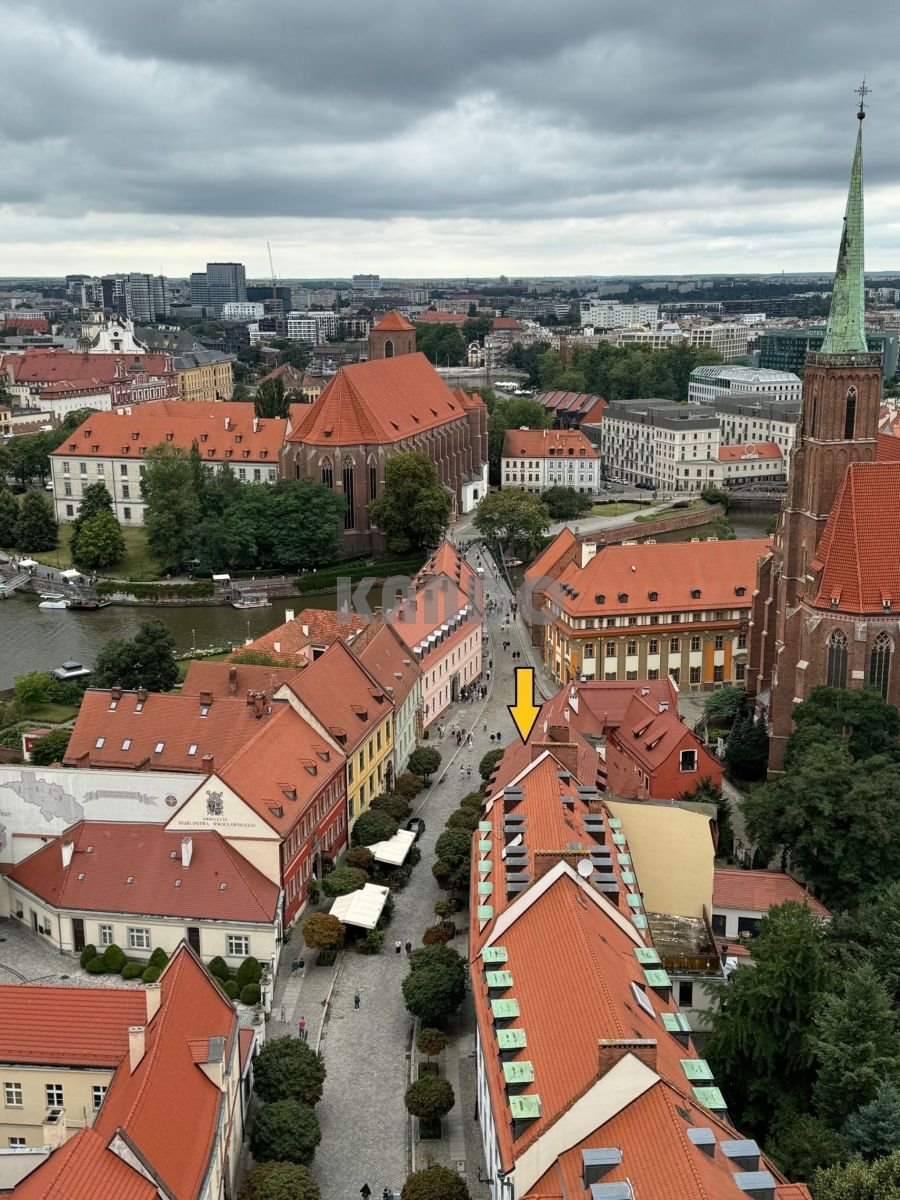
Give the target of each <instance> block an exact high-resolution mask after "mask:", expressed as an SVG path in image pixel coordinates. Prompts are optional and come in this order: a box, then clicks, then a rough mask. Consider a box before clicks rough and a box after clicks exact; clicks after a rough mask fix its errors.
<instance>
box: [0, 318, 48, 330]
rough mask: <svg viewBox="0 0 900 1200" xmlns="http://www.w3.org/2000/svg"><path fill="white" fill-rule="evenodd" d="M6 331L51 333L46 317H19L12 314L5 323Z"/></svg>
mask: <svg viewBox="0 0 900 1200" xmlns="http://www.w3.org/2000/svg"><path fill="white" fill-rule="evenodd" d="M3 327H4V329H16V330H18V332H19V333H20V334H23V333H49V332H50V322H49V321H48V320H47V318H46V317H17V316H16V314H15V313H10V314H9V315H8V316H7V317H6V319H5V320H4V322H3Z"/></svg>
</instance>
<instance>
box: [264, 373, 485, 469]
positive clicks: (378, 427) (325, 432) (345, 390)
mask: <svg viewBox="0 0 900 1200" xmlns="http://www.w3.org/2000/svg"><path fill="white" fill-rule="evenodd" d="M462 413H463V408H462V406H461V405H460V402H459V400H457V399H456V397H455V396H454V395H453V393H452V392H451V391H450V389H449V388H448V387H447V385H446V384H445V383H444V381H443V380H442V379H441V377H440V375H438V373H437V371H435V369H434V367H433V366H432V365H431V363H430V362H429V361H428V359H427V358H426V357H425V355H424V354H402V355H399V356H398V357H395V358H382V359H376V360H374V361H372V362H363V363H351V364H350V365H348V366H344V367H341V368H340V370H339V371H338V373H337V374H336V375H335V376H334V378H333V379H332V380H331V381H330V383H329V384H328V386H327V387H326V388H325V390H324V391H323V392H322V394H321V396H320V397H319V398H318V400H316V401H315V403H314V404H312V405H310V406H309V411H308V412H307V413H306V414H305V415H304V416H303V417H302V418H301V419H300V420H299V421H298V423H297V424H296V425H295V426H294V428H293V429H292V430H291V432H290V433H289V434H288V437H287V440H288V441H289V442H303V443H310V444H312V445H316V446H348V445H359V444H372V443H376V444H383V443H386V442H397V441H401V440H402V439H403V438H407V437H412V436H413V435H414V434H417V433H423V432H424V431H425V430H427V429H434V428H436V427H437V426H440V425H445V424H446V423H447V422H448V421H455V420H457V419H458V418H459V417H460V416H461V415H462Z"/></svg>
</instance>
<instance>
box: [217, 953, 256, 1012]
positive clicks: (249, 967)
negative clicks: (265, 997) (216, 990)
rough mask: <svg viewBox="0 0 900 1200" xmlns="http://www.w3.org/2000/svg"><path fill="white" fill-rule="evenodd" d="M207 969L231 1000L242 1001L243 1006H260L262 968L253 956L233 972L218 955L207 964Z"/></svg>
mask: <svg viewBox="0 0 900 1200" xmlns="http://www.w3.org/2000/svg"><path fill="white" fill-rule="evenodd" d="M206 969H207V971H209V973H210V975H212V977H213V978H214V979H216V980H217V981H218V982H219V983H220V984H221V986H222V990H223V992H224V993H225V995H226V996H227V997H228V998H229V1000H240V1002H241V1004H259V998H260V995H261V992H260V987H259V981H260V979H261V978H262V966H261V965H260V962H259V959H258V958H254V957H253V956H252V955H251V956H250V957H249V958H245V959H244V961H243V962H242V963H241V965H240V966H239V967H238V968H237V970H235V971H232V970H231V967H229V965H228V963H227V962H226V961H225V959H224V958H222V957H220V956H219V955H216V957H215V958H211V959H210V960H209V962H208V963H207V964H206Z"/></svg>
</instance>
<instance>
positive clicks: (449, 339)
mask: <svg viewBox="0 0 900 1200" xmlns="http://www.w3.org/2000/svg"><path fill="white" fill-rule="evenodd" d="M416 349H417V350H418V351H420V353H422V354H424V355H425V357H426V358H427V359H428V361H429V362H432V363H434V364H435V366H437V367H458V366H459V365H460V364H461V363H463V362H465V358H466V342H465V339H464V338H463V335H462V334H461V333H460V331H459V330H458V329H457V328H456V326H455V325H451V324H449V323H448V324H444V323H443V322H441V323H435V324H434V325H432V324H430V323H426V322H424V321H417V322H416Z"/></svg>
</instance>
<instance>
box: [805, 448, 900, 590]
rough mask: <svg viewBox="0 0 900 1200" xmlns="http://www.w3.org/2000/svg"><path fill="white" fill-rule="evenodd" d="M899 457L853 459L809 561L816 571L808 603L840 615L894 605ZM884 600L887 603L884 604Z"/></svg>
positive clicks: (899, 580)
mask: <svg viewBox="0 0 900 1200" xmlns="http://www.w3.org/2000/svg"><path fill="white" fill-rule="evenodd" d="M898 544H900V461H896V462H875V463H853V464H851V466H850V467H848V469H847V471H846V472H845V474H844V478H843V481H842V482H841V486H840V488H839V489H838V494H837V497H836V499H835V501H834V504H833V506H832V509H831V515H830V516H829V518H828V524H827V525H826V526H825V532H824V533H823V534H822V537H821V539H820V540H819V545H818V547H817V548H816V553H815V557H814V558H813V561H812V563H811V567H812V570H813V571H816V572H820V574H819V576H818V580H817V586H816V589H815V592H814V598H813V599H812V604H813V605H814V606H815V607H816V608H824V609H829V610H834V611H837V612H845V613H856V614H863V613H873V614H874V613H881V614H883V613H885V612H886V611H887V612H890V606H891V605H893V607H894V610H895V611H896V610H897V608H900V556H898V555H897V554H894V553H885V547H886V546H897V545H898ZM885 601H888V602H889V604H888V606H887V608H886V607H885V603H884V602H885Z"/></svg>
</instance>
